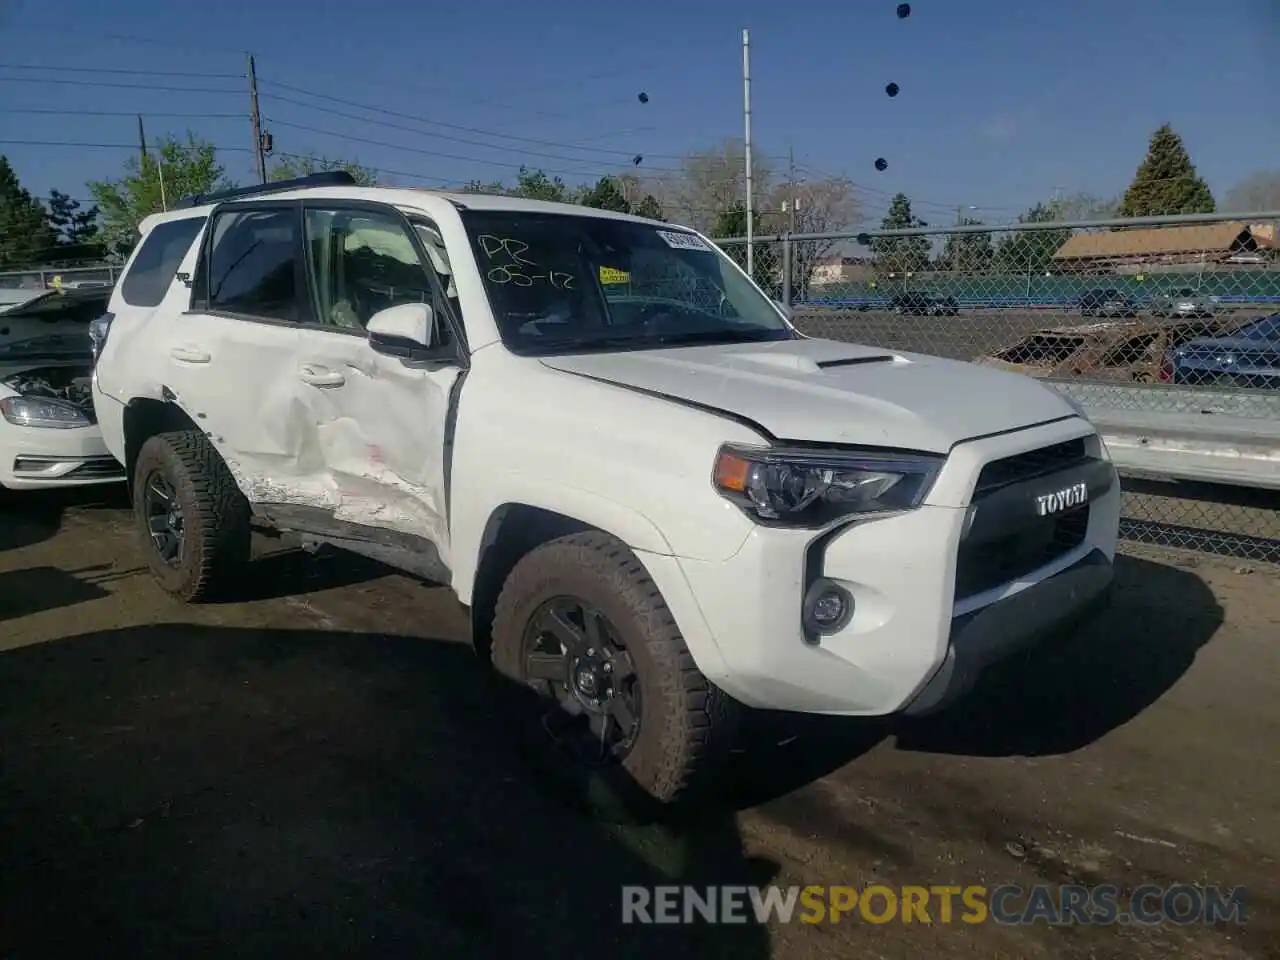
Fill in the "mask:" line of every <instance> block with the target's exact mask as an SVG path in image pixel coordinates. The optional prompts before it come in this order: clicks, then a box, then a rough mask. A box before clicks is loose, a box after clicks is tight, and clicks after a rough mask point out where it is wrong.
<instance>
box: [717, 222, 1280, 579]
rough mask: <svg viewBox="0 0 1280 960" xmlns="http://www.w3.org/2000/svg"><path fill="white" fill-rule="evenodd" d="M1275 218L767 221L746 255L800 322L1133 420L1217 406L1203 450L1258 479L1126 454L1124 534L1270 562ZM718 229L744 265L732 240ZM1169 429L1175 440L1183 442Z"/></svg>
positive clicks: (1277, 306) (1279, 337) (1188, 446)
mask: <svg viewBox="0 0 1280 960" xmlns="http://www.w3.org/2000/svg"><path fill="white" fill-rule="evenodd" d="M1278 224H1280V213H1274V212H1272V213H1261V214H1254V215H1243V216H1241V215H1236V216H1232V217H1226V216H1213V215H1194V216H1184V217H1163V218H1143V219H1141V220H1098V221H1090V222H1081V223H1051V222H1046V223H1022V224H1016V225H1008V226H999V227H993V226H985V225H982V224H971V223H966V224H964V225H962V226H955V227H948V228H934V227H929V228H920V229H909V230H893V231H888V230H866V231H848V232H844V233H837V234H809V235H796V236H790V237H788V236H767V237H760V238H756V239H755V240H754V241H753V243H752V245H751V251H750V260H751V263H752V274H753V276H754V277H755V278H756V280H757V281H758V282H759V283H760V284H761V286H763V287H764V288H765V289H766V290H767V291H768V292H769V293H770V294H771V295H772V296H773V297H775V298H776V299H777V300H779V301H780V302H783V303H786V304H787V305H789V306H790V307H791V308H792V310H793V311H794V314H795V320H796V323H797V325H798V326H799V327H800V328H801V329H802V330H803V331H804V332H806V333H808V334H810V335H812V336H818V337H824V338H830V339H835V340H846V341H853V342H857V343H864V344H870V345H873V346H879V347H884V348H886V349H892V350H899V351H904V352H916V353H925V354H932V355H935V356H940V357H948V358H952V359H957V360H967V361H971V362H974V363H979V364H983V365H987V366H990V367H993V368H996V369H1001V370H1009V371H1014V372H1017V373H1022V374H1026V375H1029V376H1033V377H1038V378H1042V379H1045V380H1046V381H1049V382H1051V383H1052V384H1053V385H1054V386H1055V387H1057V388H1059V389H1062V390H1063V392H1066V393H1068V394H1070V395H1073V396H1076V397H1077V399H1081V400H1082V402H1085V403H1086V406H1087V407H1088V409H1089V410H1090V413H1091V415H1092V414H1093V413H1094V411H1095V409H1103V410H1105V411H1106V413H1107V416H1108V417H1109V418H1110V417H1114V418H1115V419H1116V420H1117V422H1130V423H1131V425H1132V426H1133V430H1134V431H1138V432H1139V433H1140V432H1141V430H1142V429H1146V430H1148V431H1149V430H1152V429H1156V428H1154V427H1152V426H1151V425H1150V424H1151V423H1154V422H1156V421H1161V422H1165V423H1181V422H1185V423H1187V424H1189V425H1191V426H1188V428H1187V429H1189V430H1190V429H1193V428H1194V430H1198V431H1201V432H1208V428H1207V427H1206V426H1205V425H1204V424H1205V421H1206V420H1207V419H1210V418H1207V417H1204V416H1200V415H1201V414H1218V415H1219V416H1218V418H1217V419H1216V420H1213V422H1212V424H1210V426H1212V427H1214V429H1217V427H1218V426H1219V425H1220V426H1222V428H1223V429H1222V431H1221V432H1220V434H1219V435H1217V436H1215V437H1213V438H1212V442H1211V443H1210V445H1209V446H1207V447H1205V450H1212V451H1214V452H1217V453H1224V454H1229V455H1232V456H1235V457H1236V462H1241V461H1240V459H1239V454H1240V451H1241V449H1242V447H1243V446H1248V447H1249V449H1250V456H1251V457H1253V459H1252V460H1250V461H1249V462H1250V463H1251V465H1252V466H1251V467H1250V469H1256V470H1258V471H1261V472H1262V474H1263V476H1262V479H1261V481H1260V482H1261V483H1262V484H1263V486H1260V487H1257V488H1251V487H1249V486H1240V485H1232V486H1226V485H1223V484H1220V483H1213V482H1206V481H1207V480H1209V479H1212V478H1205V477H1200V476H1198V475H1197V473H1196V471H1195V470H1188V471H1186V472H1185V473H1184V472H1182V471H1181V470H1178V469H1172V470H1165V471H1164V472H1161V471H1159V470H1157V471H1155V472H1151V471H1146V470H1134V471H1130V470H1128V469H1126V471H1125V473H1126V475H1125V478H1124V486H1125V492H1124V520H1123V524H1122V534H1123V535H1124V536H1125V537H1126V538H1128V539H1132V540H1138V541H1143V542H1147V543H1154V544H1158V545H1161V546H1172V547H1180V548H1187V549H1193V550H1197V551H1201V552H1209V553H1215V554H1225V555H1230V556H1236V557H1240V558H1244V559H1250V560H1257V561H1263V562H1269V563H1278V562H1280V492H1277V490H1276V489H1275V488H1276V487H1280V242H1278V238H1277V225H1278ZM717 242H718V243H719V244H720V245H721V247H722V249H724V250H725V252H726V253H728V254H729V255H730V256H731V257H733V259H734V260H736V261H737V262H739V263H740V264H743V265H744V266H745V265H746V262H747V259H748V257H747V247H746V241H745V239H744V238H730V239H722V240H718V241H717ZM1144 418H1145V420H1144ZM1143 423H1146V424H1147V426H1146V427H1143V426H1142V424H1143ZM1228 423H1230V424H1231V425H1232V426H1233V429H1234V431H1235V434H1231V433H1230V431H1227V430H1226V429H1225V427H1226V425H1227V424H1228ZM1126 429H1128V428H1126ZM1159 429H1164V428H1163V427H1161V428H1159ZM1103 432H1104V433H1106V434H1107V435H1108V436H1110V435H1111V428H1110V427H1109V426H1107V427H1104V430H1103ZM1241 434H1243V436H1240V435H1241ZM1188 436H1190V435H1189V434H1188ZM1138 442H1139V443H1146V442H1147V441H1146V440H1139V441H1138ZM1178 442H1180V443H1181V444H1182V445H1181V447H1178V446H1177V443H1175V448H1176V449H1174V451H1173V452H1174V453H1175V454H1176V453H1178V451H1181V452H1182V453H1183V454H1185V453H1186V452H1187V451H1188V450H1192V449H1198V448H1196V447H1195V444H1196V442H1197V441H1196V440H1195V439H1194V438H1192V439H1189V440H1185V442H1182V441H1178ZM1114 452H1115V446H1114V444H1113V453H1114ZM1184 459H1185V458H1184ZM1117 460H1121V458H1120V457H1117ZM1122 462H1123V461H1122ZM1164 462H1166V463H1170V462H1180V461H1178V460H1177V457H1176V456H1175V457H1174V460H1166V461H1164ZM1187 462H1190V461H1189V460H1188V461H1187ZM1198 462H1201V463H1203V462H1204V460H1203V458H1202V459H1201V460H1200V461H1198ZM1175 473H1176V474H1177V475H1176V476H1175V475H1174V474H1175ZM1267 474H1269V476H1270V477H1271V478H1272V479H1273V480H1274V481H1275V482H1274V483H1271V484H1270V488H1269V489H1268V488H1267V487H1266V486H1265V484H1266V480H1267V477H1266V475H1267ZM1241 482H1244V481H1237V483H1241Z"/></svg>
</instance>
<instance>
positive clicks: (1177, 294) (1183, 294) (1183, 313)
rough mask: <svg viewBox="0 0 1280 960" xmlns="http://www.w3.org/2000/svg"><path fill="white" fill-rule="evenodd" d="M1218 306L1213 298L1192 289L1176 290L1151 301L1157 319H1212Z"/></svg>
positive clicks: (1152, 310)
mask: <svg viewBox="0 0 1280 960" xmlns="http://www.w3.org/2000/svg"><path fill="white" fill-rule="evenodd" d="M1216 311H1217V304H1216V303H1214V302H1213V300H1212V298H1210V297H1206V296H1204V295H1203V294H1200V293H1197V292H1196V291H1195V290H1192V289H1191V288H1190V287H1183V288H1182V289H1181V290H1174V291H1173V292H1172V293H1167V294H1165V295H1164V296H1161V297H1156V298H1155V299H1154V300H1152V301H1151V312H1152V314H1154V315H1155V316H1157V317H1212V316H1213V315H1214V313H1215V312H1216Z"/></svg>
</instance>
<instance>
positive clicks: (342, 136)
mask: <svg viewBox="0 0 1280 960" xmlns="http://www.w3.org/2000/svg"><path fill="white" fill-rule="evenodd" d="M266 120H267V123H268V124H274V125H275V126H278V127H290V128H292V129H295V130H305V131H307V132H308V133H316V134H320V135H321V136H328V137H336V138H338V139H339V140H350V141H351V142H353V143H367V144H369V145H370V146H375V147H384V148H386V149H388V150H403V151H405V152H406V153H416V154H420V155H421V156H424V157H438V158H440V159H442V160H458V161H461V162H463V163H480V164H486V165H488V166H493V167H503V168H506V169H519V168H520V167H527V166H528V164H527V163H520V162H518V161H511V160H485V159H482V158H480V157H467V156H462V155H460V154H456V153H442V152H440V151H438V150H424V149H422V148H421V147H411V146H407V145H405V144H400V143H388V142H387V141H385V140H374V139H372V138H370V137H357V136H352V135H350V134H346V133H339V132H338V131H336V130H324V129H321V128H320V127H312V126H308V125H307V124H304V123H291V122H289V121H288V120H280V119H278V118H276V117H267V118H266ZM580 162H584V163H585V162H586V161H580ZM540 169H541V170H542V171H543V172H544V173H560V174H564V175H565V176H571V177H581V176H591V175H592V174H593V171H590V170H567V169H563V168H557V167H541V168H540ZM595 172H596V173H598V171H595ZM610 175H611V176H616V175H617V173H616V171H615V172H614V173H612V174H610Z"/></svg>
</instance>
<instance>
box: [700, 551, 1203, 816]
mask: <svg viewBox="0 0 1280 960" xmlns="http://www.w3.org/2000/svg"><path fill="white" fill-rule="evenodd" d="M1222 621H1223V611H1222V608H1221V607H1220V606H1219V604H1218V602H1217V600H1216V599H1215V597H1214V595H1213V593H1212V591H1211V590H1210V589H1209V588H1208V587H1207V586H1206V585H1205V583H1204V581H1203V580H1201V579H1200V578H1199V577H1198V576H1196V575H1195V574H1194V573H1192V572H1189V571H1187V570H1185V569H1181V568H1178V567H1172V566H1166V565H1164V564H1159V563H1152V562H1150V561H1147V560H1141V559H1137V558H1133V557H1126V556H1123V555H1122V556H1119V557H1117V558H1116V595H1115V601H1114V603H1113V604H1112V606H1111V607H1110V608H1109V609H1108V610H1107V611H1106V612H1105V613H1104V614H1103V615H1102V616H1101V617H1100V618H1099V619H1097V620H1096V621H1094V622H1093V623H1091V624H1089V625H1088V626H1086V627H1085V628H1084V629H1082V630H1081V632H1080V633H1079V634H1078V635H1077V636H1076V638H1075V639H1074V641H1073V642H1072V643H1071V644H1069V645H1068V646H1066V647H1064V648H1062V649H1060V650H1057V651H1052V652H1050V651H1043V652H1035V653H1032V654H1030V655H1028V656H1027V657H1026V658H1025V659H1023V660H1017V661H1013V662H1010V663H1008V664H1006V665H1005V666H1004V668H1003V669H1000V670H998V671H995V672H993V673H991V674H990V675H989V676H987V677H985V678H984V680H983V681H982V682H981V683H980V684H979V686H978V688H977V689H976V690H974V691H973V692H972V693H971V694H970V695H969V696H968V697H967V698H966V699H965V700H963V701H961V702H959V703H958V704H956V705H955V706H954V707H952V708H951V709H949V710H947V711H945V712H943V713H939V714H936V715H934V716H931V717H927V718H920V719H915V720H906V719H894V720H862V719H848V720H846V719H836V718H821V717H795V716H790V715H786V714H761V715H759V716H757V717H756V718H755V719H754V727H753V728H752V729H750V730H748V732H747V735H746V736H745V738H744V742H743V745H744V752H743V753H742V754H741V755H740V756H739V757H738V758H736V759H735V764H734V765H733V766H732V767H731V769H730V771H729V772H728V774H727V776H726V777H725V778H724V780H723V784H722V787H721V790H720V791H719V798H720V800H721V801H722V802H724V803H727V804H729V805H731V806H736V807H740V808H745V807H749V806H755V805H758V804H762V803H767V802H769V801H771V800H773V799H776V798H778V797H781V796H783V795H786V794H788V793H790V792H792V791H794V790H797V789H799V788H801V787H803V786H805V785H806V784H808V783H810V782H812V781H814V780H817V779H820V778H822V777H824V776H826V775H827V774H829V773H832V772H834V771H836V770H838V769H839V768H841V767H843V766H845V765H846V764H848V763H850V762H851V761H853V760H856V759H857V758H858V757H859V756H861V755H862V754H864V753H866V752H867V751H869V750H871V749H872V748H873V747H875V746H877V745H878V744H879V743H881V742H882V741H884V740H885V739H886V738H888V737H890V736H893V737H894V738H895V744H896V748H897V749H899V750H910V751H920V752H928V753H947V754H958V755H966V756H981V757H998V756H1041V755H1049V754H1059V753H1068V752H1071V751H1073V750H1078V749H1081V748H1082V747H1085V746H1088V745H1089V744H1091V743H1093V742H1094V741H1095V740H1098V739H1099V738H1101V737H1103V736H1105V735H1106V734H1107V733H1109V732H1110V731H1112V730H1114V729H1116V728H1117V727H1120V726H1122V725H1123V724H1125V723H1127V722H1129V721H1130V720H1132V719H1133V718H1134V717H1136V716H1137V715H1138V714H1140V713H1141V712H1142V711H1143V710H1145V709H1146V708H1147V707H1149V706H1150V705H1151V704H1153V703H1155V702H1156V700H1158V699H1159V698H1160V697H1161V696H1163V695H1164V694H1165V692H1166V691H1168V690H1169V689H1170V688H1171V687H1172V686H1173V685H1174V684H1175V683H1177V682H1178V680H1179V679H1180V678H1181V677H1182V676H1183V674H1185V673H1186V672H1187V670H1188V669H1189V668H1190V667H1191V664H1192V662H1193V661H1194V660H1195V657H1196V654H1197V652H1198V651H1199V650H1200V648H1201V647H1202V646H1204V645H1205V644H1206V643H1207V642H1208V641H1209V640H1210V639H1211V638H1212V637H1213V635H1214V633H1215V632H1216V631H1217V630H1218V628H1219V627H1220V626H1221V625H1222ZM793 801H795V802H799V801H798V800H796V798H795V797H789V798H788V803H791V802H793ZM802 812H804V811H802ZM801 819H802V820H806V821H807V820H809V819H811V818H810V817H809V813H808V812H805V815H804V816H803V817H801ZM815 822H816V821H815Z"/></svg>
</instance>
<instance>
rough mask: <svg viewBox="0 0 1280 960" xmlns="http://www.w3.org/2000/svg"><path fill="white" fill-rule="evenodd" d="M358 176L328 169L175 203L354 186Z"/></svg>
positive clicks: (199, 203) (182, 206)
mask: <svg viewBox="0 0 1280 960" xmlns="http://www.w3.org/2000/svg"><path fill="white" fill-rule="evenodd" d="M355 185H356V178H355V177H353V176H352V175H351V173H350V172H349V171H347V170H326V171H325V172H323V173H313V174H311V175H310V176H308V177H294V178H293V179H292V180H274V181H272V182H271V183H261V184H258V185H256V186H252V187H236V188H235V189H233V190H219V191H218V192H216V193H197V194H192V195H191V196H189V197H183V198H182V199H181V200H179V201H178V202H177V204H176V205H175V206H176V208H177V209H180V210H181V209H185V208H187V207H198V206H202V205H203V204H206V203H221V202H222V201H223V200H238V199H240V198H241V197H256V196H261V195H263V194H268V193H281V192H283V191H285V190H301V189H303V188H304V187H353V186H355Z"/></svg>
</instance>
